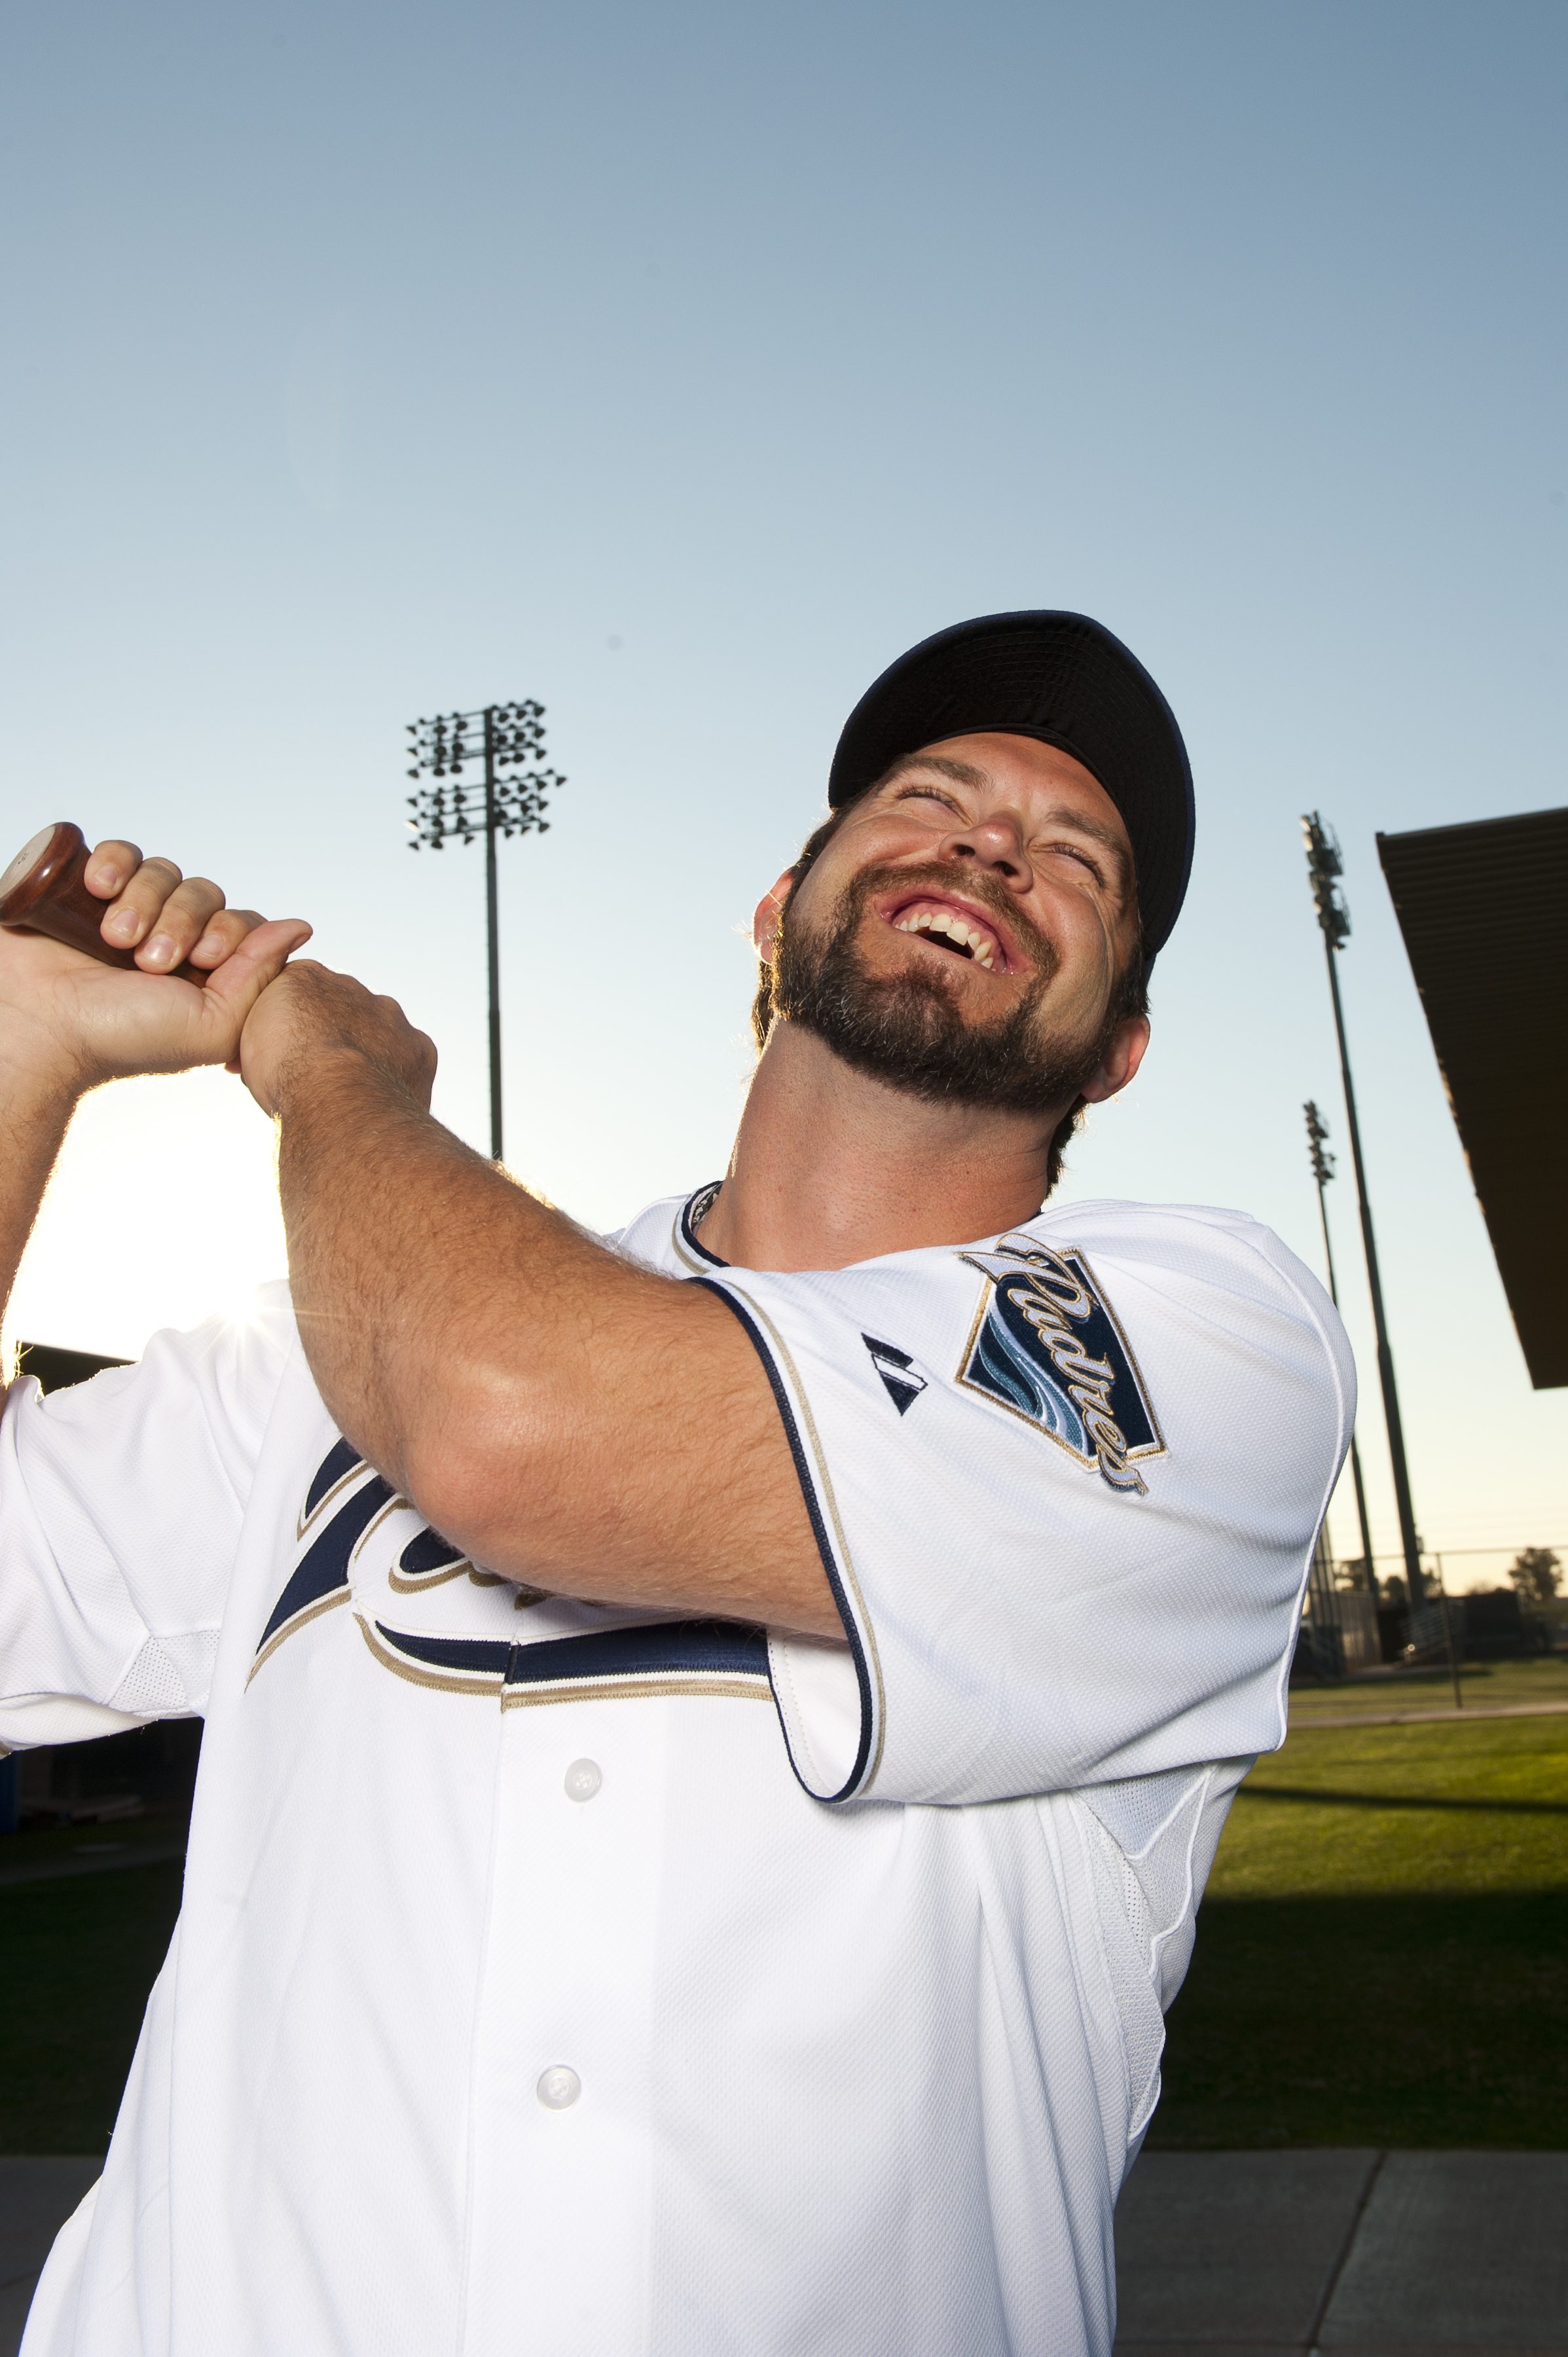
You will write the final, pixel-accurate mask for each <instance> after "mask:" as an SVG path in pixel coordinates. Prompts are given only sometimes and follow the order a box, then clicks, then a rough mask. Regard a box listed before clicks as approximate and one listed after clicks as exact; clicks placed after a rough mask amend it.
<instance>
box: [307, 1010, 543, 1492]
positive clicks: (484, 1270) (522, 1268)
mask: <svg viewBox="0 0 1568 2357" xmlns="http://www.w3.org/2000/svg"><path fill="white" fill-rule="evenodd" d="M280 1122H281V1136H280V1146H279V1155H278V1183H279V1189H280V1192H281V1195H282V1199H283V1211H284V1222H285V1228H286V1230H287V1234H288V1253H289V1275H290V1281H291V1284H292V1287H293V1293H294V1306H295V1317H296V1318H297V1320H298V1324H299V1330H300V1337H301V1340H302V1341H303V1343H304V1345H305V1350H306V1356H307V1357H308V1359H309V1361H310V1365H311V1371H312V1372H313V1373H314V1375H315V1377H316V1381H317V1388H318V1389H319V1390H320V1393H321V1395H322V1397H323V1399H324V1400H325V1401H326V1403H327V1405H328V1407H329V1408H330V1409H331V1411H332V1414H333V1415H334V1417H335V1418H336V1419H337V1421H338V1424H339V1426H341V1428H342V1430H343V1431H344V1432H345V1433H346V1434H348V1435H349V1437H351V1438H352V1439H353V1440H354V1442H355V1444H356V1445H357V1447H358V1448H360V1450H361V1451H362V1453H363V1454H364V1456H365V1457H366V1458H367V1460H368V1461H369V1462H371V1463H372V1464H374V1465H376V1466H378V1467H379V1468H380V1469H381V1471H382V1472H383V1473H384V1474H386V1476H387V1477H388V1479H389V1480H393V1481H395V1482H397V1484H398V1486H399V1487H400V1488H401V1489H402V1490H403V1491H404V1492H405V1493H407V1494H413V1491H414V1490H415V1488H416V1486H417V1482H418V1472H417V1469H418V1467H419V1466H420V1464H421V1463H422V1461H424V1459H425V1458H428V1457H429V1456H430V1455H431V1454H432V1453H433V1452H435V1451H436V1450H438V1449H439V1447H440V1436H441V1433H442V1431H443V1428H444V1427H445V1426H446V1424H447V1423H448V1421H449V1420H451V1419H452V1418H454V1416H455V1415H460V1413H461V1411H460V1407H459V1405H458V1394H468V1393H469V1392H471V1391H472V1390H473V1389H474V1388H476V1387H478V1385H481V1384H482V1383H483V1381H484V1361H485V1355H486V1334H485V1330H484V1329H485V1327H486V1325H487V1324H489V1325H490V1326H492V1327H493V1326H494V1323H495V1318H494V1316H493V1314H492V1316H491V1317H489V1318H487V1317H486V1315H485V1312H486V1310H487V1308H490V1309H491V1310H492V1312H493V1306H494V1303H495V1300H496V1297H498V1296H499V1297H500V1298H501V1299H502V1300H509V1297H510V1303H509V1306H510V1313H511V1315H512V1316H513V1317H521V1318H525V1319H526V1318H529V1313H530V1311H531V1310H532V1309H533V1308H534V1307H535V1304H534V1301H533V1299H532V1297H533V1295H534V1294H535V1293H536V1292H537V1291H538V1289H539V1284H540V1277H541V1263H542V1260H543V1257H544V1253H545V1248H546V1244H547V1243H549V1244H553V1245H554V1246H555V1247H557V1248H561V1247H563V1246H564V1247H566V1248H568V1249H569V1248H570V1246H571V1245H572V1244H573V1243H576V1242H578V1241H580V1239H578V1238H577V1236H576V1232H575V1230H574V1229H573V1228H572V1227H571V1225H570V1223H569V1222H566V1221H564V1220H563V1219H562V1218H561V1216H560V1214H559V1213H557V1212H553V1211H549V1210H547V1209H546V1207H545V1206H544V1205H543V1204H542V1203H540V1202H538V1201H537V1200H535V1199H534V1198H533V1197H532V1196H531V1195H529V1194H528V1193H526V1192H525V1190H524V1189H521V1188H520V1187H517V1186H515V1185H514V1184H513V1183H512V1182H511V1181H510V1179H506V1178H503V1177H502V1176H501V1175H500V1174H499V1172H498V1171H496V1170H495V1169H494V1168H492V1166H491V1165H490V1164H489V1163H487V1162H484V1161H481V1159H480V1158H479V1157H478V1155H477V1154H474V1153H472V1152H471V1151H470V1149H469V1148H468V1147H467V1146H464V1145H463V1144H462V1143H461V1141H460V1140H459V1139H457V1138H456V1137H455V1136H453V1135H452V1134H451V1132H450V1131H449V1130H446V1129H444V1128H443V1127H442V1126H441V1125H440V1124H439V1123H438V1122H436V1121H435V1119H434V1118H433V1117H432V1116H431V1115H430V1114H428V1113H427V1112H426V1111H425V1110H424V1106H423V1105H422V1104H421V1103H419V1102H418V1100H417V1098H416V1097H415V1096H414V1095H413V1093H412V1092H410V1091H409V1090H407V1089H406V1088H404V1087H403V1086H402V1085H401V1084H400V1083H399V1082H397V1081H396V1080H395V1079H392V1078H391V1077H389V1076H388V1075H387V1074H386V1073H385V1072H384V1071H381V1070H380V1069H378V1068H377V1067H376V1066H375V1065H374V1064H373V1063H371V1061H370V1060H367V1058H366V1057H364V1056H363V1055H361V1054H360V1052H359V1051H358V1050H357V1049H353V1048H343V1049H336V1050H330V1051H328V1052H327V1053H324V1054H322V1055H320V1056H318V1057H317V1058H315V1059H313V1060H312V1061H311V1063H310V1065H309V1067H308V1069H307V1070H306V1071H301V1072H300V1073H299V1074H298V1075H297V1077H296V1078H295V1083H294V1085H293V1086H292V1087H291V1088H290V1089H289V1090H288V1091H287V1092H286V1095H285V1099H284V1102H283V1103H282V1104H281V1106H280ZM547 1232H548V1233H547ZM509 1276H510V1284H509V1282H508V1279H509ZM520 1281H521V1298H519V1290H520ZM501 1314H502V1315H503V1316H504V1315H505V1314H506V1313H505V1312H503V1313H501Z"/></svg>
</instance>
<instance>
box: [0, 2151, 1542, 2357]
mask: <svg viewBox="0 0 1568 2357" xmlns="http://www.w3.org/2000/svg"><path fill="white" fill-rule="evenodd" d="M99 2167H100V2164H99V2163H98V2162H97V2161H96V2160H75V2159H69V2158H67V2159H48V2160H26V2159H5V2158H0V2357H15V2352H16V2348H17V2346H18V2343H19V2342H20V2340H21V2337H22V2326H23V2323H24V2321H25V2320H26V2318H27V2302H28V2300H29V2299H30V2298H31V2297H32V2289H33V2285H34V2282H35V2281H36V2279H37V2276H38V2269H39V2267H40V2266H42V2265H43V2262H44V2257H45V2255H46V2254H47V2252H48V2246H49V2244H50V2242H51V2241H52V2240H53V2238H54V2234H55V2232H56V2229H57V2228H58V2227H59V2225H60V2224H61V2222H63V2220H64V2219H66V2218H67V2217H68V2216H69V2215H70V2212H71V2211H72V2210H73V2209H74V2208H75V2207H76V2204H77V2203H78V2202H79V2201H81V2197H82V2195H83V2194H84V2193H85V2192H86V2190H87V2189H88V2187H89V2186H90V2185H91V2182H92V2180H93V2179H94V2178H95V2177H96V2176H97V2174H98V2170H99ZM1565 2224H1568V2153H1556V2152H1552V2153H1533V2152H1391V2153H1380V2152H1150V2153H1145V2154H1144V2157H1143V2158H1142V2159H1141V2160H1140V2161H1139V2162H1138V2164H1137V2167H1136V2168H1135V2169H1133V2174H1132V2176H1131V2178H1130V2179H1128V2181H1127V2186H1126V2190H1125V2191H1124V2192H1123V2194H1122V2206H1121V2208H1120V2210H1119V2211H1118V2212H1117V2218H1116V2244H1117V2261H1118V2266H1117V2272H1118V2276H1119V2280H1120V2287H1121V2302H1122V2329H1121V2331H1120V2333H1119V2334H1118V2336H1117V2341H1116V2357H1205V2352H1211V2351H1212V2352H1225V2357H1305V2352H1309V2351H1314V2350H1317V2351H1321V2352H1323V2353H1324V2357H1568V2234H1565V2233H1564V2231H1563V2230H1564V2226H1565ZM214 2357H217V2352H214ZM364 2357H374V2352H373V2351H370V2350H367V2351H366V2352H364ZM952 2357H963V2352H961V2350H955V2351H954V2352H952Z"/></svg>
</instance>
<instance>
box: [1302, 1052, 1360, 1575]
mask: <svg viewBox="0 0 1568 2357" xmlns="http://www.w3.org/2000/svg"><path fill="white" fill-rule="evenodd" d="M1302 1111H1303V1113H1304V1114H1305V1115H1306V1150H1307V1152H1308V1153H1309V1154H1310V1155H1311V1157H1312V1175H1313V1177H1314V1178H1315V1179H1316V1181H1317V1216H1318V1218H1319V1219H1320V1220H1321V1221H1322V1222H1323V1257H1324V1259H1325V1260H1326V1262H1327V1264H1328V1296H1329V1299H1330V1300H1331V1301H1332V1302H1333V1304H1334V1307H1335V1308H1336V1309H1337V1308H1338V1307H1339V1287H1338V1285H1337V1283H1336V1281H1335V1275H1334V1246H1333V1243H1332V1242H1331V1241H1330V1239H1329V1234H1328V1204H1327V1201H1326V1198H1325V1196H1324V1192H1323V1190H1324V1189H1325V1188H1326V1186H1327V1184H1328V1182H1329V1180H1330V1179H1332V1178H1333V1176H1334V1157H1333V1156H1332V1154H1330V1153H1329V1151H1328V1148H1327V1145H1326V1139H1327V1136H1328V1124H1327V1123H1326V1121H1325V1120H1324V1118H1323V1115H1322V1114H1320V1113H1319V1112H1318V1110H1317V1107H1316V1105H1315V1104H1314V1103H1312V1100H1311V1099H1310V1098H1308V1100H1307V1102H1306V1103H1305V1104H1304V1105H1303V1107H1302ZM1350 1478H1351V1480H1353V1481H1354V1482H1355V1484H1356V1517H1357V1520H1358V1521H1359V1523H1360V1525H1361V1560H1362V1562H1363V1563H1364V1564H1365V1565H1366V1566H1367V1586H1368V1587H1369V1589H1370V1590H1371V1596H1372V1609H1373V1610H1374V1611H1376V1609H1377V1604H1378V1575H1377V1573H1376V1571H1375V1570H1374V1569H1373V1567H1372V1534H1371V1531H1370V1529H1369V1526H1368V1523H1367V1492H1366V1491H1365V1489H1364V1488H1363V1487H1362V1483H1361V1452H1360V1450H1359V1448H1357V1446H1356V1435H1355V1432H1354V1430H1353V1429H1352V1431H1351V1434H1350Z"/></svg>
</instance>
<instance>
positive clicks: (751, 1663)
mask: <svg viewBox="0 0 1568 2357" xmlns="http://www.w3.org/2000/svg"><path fill="white" fill-rule="evenodd" d="M376 1632H377V1634H378V1636H381V1637H382V1638H384V1639H385V1641H386V1642H387V1643H388V1644H389V1645H391V1646H392V1647H393V1648H394V1649H395V1650H396V1651H397V1652H400V1653H403V1654H406V1655H407V1656H408V1658H409V1660H411V1661H414V1662H422V1663H425V1664H426V1665H427V1666H428V1667H429V1668H431V1669H442V1670H460V1671H462V1672H464V1673H465V1674H467V1675H468V1676H470V1677H487V1676H488V1677H493V1678H496V1679H498V1680H499V1681H500V1682H501V1683H502V1684H505V1685H508V1686H530V1685H559V1684H564V1683H570V1682H572V1681H575V1680H577V1679H581V1680H583V1681H585V1682H586V1681H588V1680H596V1679H599V1678H633V1677H649V1676H666V1677H672V1676H678V1675H683V1676H686V1677H725V1676H729V1677H734V1676H736V1675H739V1676H743V1677H753V1678H766V1677H767V1676H768V1639H767V1637H766V1635H765V1634H764V1632H763V1631H761V1630H760V1629H753V1628H746V1627H743V1626H742V1625H741V1624H740V1623H739V1622H736V1621H731V1620H659V1621H654V1622H652V1623H651V1624H645V1625H642V1626H639V1627H635V1628H630V1629H595V1630H591V1631H589V1632H588V1633H587V1634H586V1635H585V1636H581V1637H544V1638H541V1639H540V1640H539V1641H537V1642H536V1643H534V1644H532V1645H519V1644H516V1643H514V1642H512V1641H510V1639H508V1638H504V1637H503V1638H494V1637H426V1636H424V1635H421V1634H418V1633H416V1632H415V1631H413V1630H408V1629H389V1628H388V1627H387V1626H386V1624H385V1622H384V1621H381V1620H378V1621H377V1622H376Z"/></svg>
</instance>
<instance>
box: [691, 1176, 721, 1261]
mask: <svg viewBox="0 0 1568 2357" xmlns="http://www.w3.org/2000/svg"><path fill="white" fill-rule="evenodd" d="M724 1183H725V1182H724V1180H723V1179H709V1181H708V1183H707V1185H706V1186H705V1187H699V1188H698V1189H697V1191H696V1193H695V1194H694V1195H689V1196H688V1197H687V1199H686V1201H685V1202H684V1204H683V1205H682V1210H681V1240H682V1243H684V1244H685V1245H686V1247H687V1249H688V1251H691V1252H694V1253H695V1254H696V1255H697V1257H698V1259H699V1260H705V1261H706V1262H707V1264H708V1266H709V1267H710V1268H727V1267H728V1266H729V1263H728V1261H727V1260H721V1259H720V1258H719V1256H718V1254H717V1253H715V1252H710V1251H709V1250H708V1248H707V1245H706V1244H704V1243H699V1241H698V1239H697V1232H696V1221H694V1220H693V1217H692V1214H693V1211H694V1212H695V1213H696V1215H697V1220H705V1219H706V1218H707V1216H708V1213H709V1212H710V1211H712V1210H713V1208H714V1197H715V1196H716V1195H717V1193H718V1191H719V1189H720V1188H721V1187H722V1186H723V1185H724Z"/></svg>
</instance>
